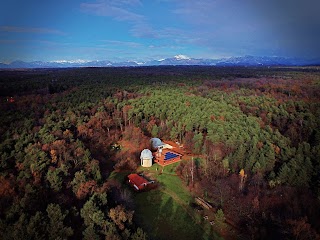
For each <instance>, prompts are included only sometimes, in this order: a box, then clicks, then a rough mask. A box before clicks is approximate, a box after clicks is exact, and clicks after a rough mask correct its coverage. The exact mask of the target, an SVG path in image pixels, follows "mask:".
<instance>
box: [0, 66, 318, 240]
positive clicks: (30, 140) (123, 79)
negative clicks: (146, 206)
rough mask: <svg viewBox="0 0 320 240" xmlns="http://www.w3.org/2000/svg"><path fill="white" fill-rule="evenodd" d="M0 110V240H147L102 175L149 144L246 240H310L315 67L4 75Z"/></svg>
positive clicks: (134, 160) (314, 232)
mask: <svg viewBox="0 0 320 240" xmlns="http://www.w3.org/2000/svg"><path fill="white" fill-rule="evenodd" d="M0 98H1V105H0V110H1V118H0V156H1V159H0V160H1V161H0V232H1V239H26V238H28V239H81V238H83V239H136V240H138V239H149V238H148V235H149V232H148V230H146V229H143V227H142V226H141V225H140V224H139V222H137V221H135V211H136V209H135V202H134V201H133V200H132V195H133V194H136V193H132V192H130V190H128V189H127V188H124V187H123V183H122V182H118V181H117V180H115V179H112V178H110V175H111V173H112V172H115V171H116V172H123V171H130V172H134V171H136V170H137V168H138V167H139V163H140V160H139V154H140V151H141V150H142V149H144V148H148V146H149V144H150V142H149V139H150V138H151V137H159V138H161V139H167V140H171V141H175V142H179V143H180V144H182V145H183V146H184V149H185V152H186V155H188V156H189V157H190V156H192V160H183V161H181V162H180V163H179V165H178V166H177V168H176V170H175V171H176V174H177V175H178V176H179V177H180V178H181V180H182V181H183V182H184V185H185V187H186V188H187V189H188V191H190V193H191V194H193V195H201V196H203V197H204V198H206V199H207V200H208V201H210V202H211V203H213V205H214V206H215V207H216V208H217V209H220V210H219V211H218V212H219V214H220V215H223V217H222V218H223V219H226V221H224V222H225V224H230V225H231V226H233V227H234V228H236V229H239V230H238V231H239V232H241V233H242V234H243V235H242V236H245V238H249V239H271V238H273V239H293V238H295V239H320V232H319V229H320V218H319V216H320V118H319V116H320V71H319V69H318V68H316V67H310V68H307V67H306V68H276V67H275V68H263V67H260V68H246V67H241V68H240V67H207V66H206V67H200V66H199V67H196V66H188V67H187V66H186V67H182V66H180V67H175V66H171V67H169V66H168V67H165V66H164V67H133V68H75V69H35V70H11V71H6V70H4V71H1V72H0ZM120 141H127V142H130V146H131V148H132V149H131V150H130V151H129V150H128V151H125V150H119V149H118V148H117V144H118V143H119V142H120ZM191 164H192V167H191ZM193 165H195V166H193ZM138 194H139V193H138ZM219 234H221V235H222V236H225V235H224V233H223V226H222V225H221V228H220V233H219Z"/></svg>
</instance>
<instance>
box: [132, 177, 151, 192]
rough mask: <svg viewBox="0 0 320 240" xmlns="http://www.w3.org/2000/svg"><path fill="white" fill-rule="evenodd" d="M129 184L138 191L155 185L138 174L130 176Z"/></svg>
mask: <svg viewBox="0 0 320 240" xmlns="http://www.w3.org/2000/svg"><path fill="white" fill-rule="evenodd" d="M128 179H129V184H130V185H131V186H132V187H134V189H135V190H136V191H141V190H143V189H144V188H145V187H146V186H147V185H149V184H152V183H154V181H149V180H147V179H146V178H144V177H143V176H140V175H138V174H136V173H131V174H129V175H128Z"/></svg>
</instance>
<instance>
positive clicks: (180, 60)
mask: <svg viewBox="0 0 320 240" xmlns="http://www.w3.org/2000/svg"><path fill="white" fill-rule="evenodd" d="M165 65H200V66H305V65H320V58H319V59H299V58H285V57H255V56H244V57H230V58H220V59H203V58H190V57H188V56H185V55H182V54H179V55H176V56H174V57H172V58H164V59H159V60H150V61H145V62H141V61H140V62H138V61H124V62H112V61H108V60H103V61H101V60H96V61H87V60H81V59H78V60H72V61H68V60H57V61H50V62H43V61H34V62H24V61H13V62H11V63H8V64H6V63H0V68H69V67H124V66H128V67H129V66H165Z"/></svg>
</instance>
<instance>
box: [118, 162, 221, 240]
mask: <svg viewBox="0 0 320 240" xmlns="http://www.w3.org/2000/svg"><path fill="white" fill-rule="evenodd" d="M178 164H179V163H176V164H172V165H169V166H166V167H164V169H163V170H162V174H159V173H160V171H161V169H162V167H160V166H159V165H157V164H154V165H153V166H152V167H150V168H139V169H138V171H144V172H145V173H149V175H151V176H152V177H153V178H155V179H156V180H157V182H158V183H159V185H160V186H159V188H157V189H154V190H151V191H148V192H140V193H134V194H133V196H134V202H135V214H134V220H135V222H136V223H137V224H138V225H139V226H141V227H142V228H143V229H144V230H145V231H146V232H147V234H148V236H149V239H156V240H161V239H166V240H170V239H174V240H176V239H219V237H218V235H216V234H215V233H214V232H213V230H212V227H211V226H210V224H209V223H208V222H205V221H204V220H203V219H202V217H201V216H200V215H199V214H198V213H197V212H196V211H195V210H194V209H192V207H190V203H191V202H192V201H193V197H192V196H191V194H190V192H189V191H188V190H187V189H186V188H185V187H184V186H183V183H182V181H181V180H180V178H179V177H178V176H176V175H175V168H176V166H177V165H178ZM118 174H119V175H118ZM117 175H118V176H117ZM123 177H125V176H124V174H122V173H114V174H112V178H115V179H117V180H119V181H121V178H122V179H123Z"/></svg>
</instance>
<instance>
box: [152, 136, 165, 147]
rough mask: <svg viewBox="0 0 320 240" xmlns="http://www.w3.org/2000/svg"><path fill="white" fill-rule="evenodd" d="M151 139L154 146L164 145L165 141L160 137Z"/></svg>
mask: <svg viewBox="0 0 320 240" xmlns="http://www.w3.org/2000/svg"><path fill="white" fill-rule="evenodd" d="M150 141H151V144H152V147H153V148H158V147H160V146H162V145H163V142H162V141H161V140H160V139H159V138H151V140H150Z"/></svg>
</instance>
